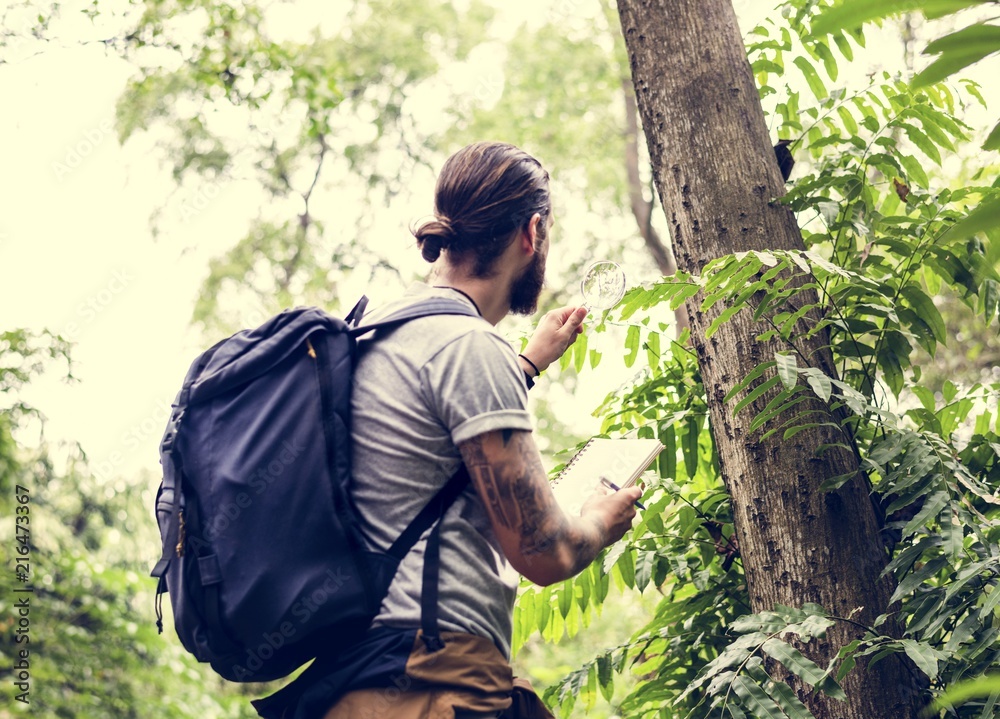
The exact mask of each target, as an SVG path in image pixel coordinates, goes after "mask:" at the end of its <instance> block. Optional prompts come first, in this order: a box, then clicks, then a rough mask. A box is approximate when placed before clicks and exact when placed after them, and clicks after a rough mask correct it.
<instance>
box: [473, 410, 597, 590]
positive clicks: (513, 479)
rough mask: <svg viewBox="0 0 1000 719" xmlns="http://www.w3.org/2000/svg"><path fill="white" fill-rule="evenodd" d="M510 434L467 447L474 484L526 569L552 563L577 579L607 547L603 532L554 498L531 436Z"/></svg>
mask: <svg viewBox="0 0 1000 719" xmlns="http://www.w3.org/2000/svg"><path fill="white" fill-rule="evenodd" d="M508 432H509V434H508ZM508 432H503V433H487V434H485V435H482V436H480V437H476V438H474V439H471V440H469V441H468V442H464V443H463V444H462V446H461V449H462V455H463V457H464V459H465V463H466V466H467V467H468V469H469V473H470V474H471V476H472V479H473V482H474V483H475V484H476V487H477V490H478V491H479V494H480V496H481V497H482V498H483V502H484V504H485V505H486V508H487V511H488V512H489V513H490V516H491V518H492V520H493V522H494V525H495V526H499V527H500V528H503V529H505V530H508V531H509V532H510V534H511V535H512V536H511V537H510V539H511V542H512V543H513V542H516V549H517V553H518V554H519V555H520V559H521V560H522V563H523V564H524V565H528V566H533V565H537V564H551V565H553V566H554V567H557V568H558V569H559V573H560V574H563V573H566V576H573V575H574V574H576V573H578V572H579V571H580V570H582V569H583V568H584V567H586V566H587V565H588V564H590V562H591V561H593V559H594V557H595V556H596V555H597V553H598V552H599V551H600V550H601V547H603V546H604V537H603V531H602V528H601V527H600V526H599V525H598V523H596V522H593V521H590V520H587V519H583V518H573V519H571V518H569V517H567V516H566V514H565V513H564V512H563V511H562V510H561V509H560V508H559V506H558V504H557V503H556V501H555V498H554V497H553V496H552V490H551V488H550V487H549V486H548V480H547V478H546V476H545V470H544V468H543V467H542V463H541V457H540V456H539V454H538V450H537V449H536V448H535V445H534V441H533V440H532V439H531V434H530V432H524V431H516V432H515V431H512V430H508ZM508 551H509V550H508ZM522 571H524V570H523V569H522ZM525 573H527V572H525ZM546 576H548V574H546Z"/></svg>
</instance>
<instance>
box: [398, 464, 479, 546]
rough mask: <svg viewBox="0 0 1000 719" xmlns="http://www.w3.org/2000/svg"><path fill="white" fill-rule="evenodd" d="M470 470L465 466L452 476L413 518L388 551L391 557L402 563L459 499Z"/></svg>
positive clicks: (467, 481) (466, 484) (467, 480)
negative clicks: (415, 545)
mask: <svg viewBox="0 0 1000 719" xmlns="http://www.w3.org/2000/svg"><path fill="white" fill-rule="evenodd" d="M469 481H470V479H469V470H467V469H466V468H465V465H464V464H463V465H462V466H460V467H459V468H458V471H457V472H455V474H453V475H452V477H451V479H449V480H448V483H447V484H445V485H444V487H442V488H441V489H440V490H438V493H437V494H435V495H434V497H433V498H432V499H431V501H429V502H428V503H427V506H425V507H424V508H423V509H421V510H420V513H419V514H418V515H417V516H416V517H414V518H413V521H412V522H410V526H409V527H407V528H406V529H405V530H403V533H402V534H400V535H399V537H398V538H397V539H396V541H395V542H393V543H392V546H391V547H389V549H388V550H387V551H386V554H388V555H389V556H390V557H393V558H395V559H397V560H399V561H402V559H403V557H405V556H406V553H407V552H409V551H410V550H411V549H412V548H413V545H414V544H416V543H417V540H418V539H420V537H421V535H422V534H423V533H424V532H426V531H427V530H428V529H429V528H430V526H431V525H432V524H434V522H435V521H436V520H437V519H439V518H440V517H442V516H443V515H444V513H445V511H446V510H447V509H448V507H450V506H451V505H452V503H453V502H454V501H455V500H456V499H458V495H460V494H461V493H462V491H463V490H464V489H465V488H466V487H467V486H468V484H469Z"/></svg>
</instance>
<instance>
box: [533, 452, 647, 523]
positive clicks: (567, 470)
mask: <svg viewBox="0 0 1000 719" xmlns="http://www.w3.org/2000/svg"><path fill="white" fill-rule="evenodd" d="M662 450H663V445H662V444H661V443H660V441H659V440H657V439H607V438H605V437H593V438H591V440H590V441H589V442H587V444H585V445H584V446H583V449H581V450H580V451H579V452H577V453H576V456H574V457H573V459H571V460H570V461H569V463H568V464H567V465H566V466H565V467H564V468H563V470H562V471H561V472H560V473H559V475H558V476H557V477H556V478H555V479H554V480H552V492H553V494H555V496H556V501H558V502H559V504H560V505H561V506H562V508H563V509H564V510H565V511H566V513H567V514H569V515H571V516H576V515H578V514H579V513H580V509H581V508H582V507H583V505H584V503H585V502H586V501H587V500H588V499H590V497H591V495H592V494H593V493H594V489H595V488H596V487H597V486H598V485H599V484H600V482H601V477H605V478H607V480H608V481H609V482H612V483H614V484H616V485H618V487H619V488H620V489H625V487H629V486H631V485H632V484H633V483H634V482H635V480H637V479H638V478H639V477H640V476H641V475H642V473H643V472H645V471H646V468H647V467H648V466H649V465H650V464H652V463H653V460H654V459H656V455H658V454H659V453H660V452H661V451H662Z"/></svg>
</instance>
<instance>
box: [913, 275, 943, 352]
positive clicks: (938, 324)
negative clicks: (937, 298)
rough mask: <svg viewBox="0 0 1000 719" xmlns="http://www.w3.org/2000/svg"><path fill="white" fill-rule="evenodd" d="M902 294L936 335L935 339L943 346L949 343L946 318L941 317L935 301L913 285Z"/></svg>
mask: <svg viewBox="0 0 1000 719" xmlns="http://www.w3.org/2000/svg"><path fill="white" fill-rule="evenodd" d="M901 294H902V295H903V297H905V298H906V301H907V302H909V303H910V306H911V307H912V308H913V309H914V311H915V312H916V313H917V315H919V317H920V318H921V319H922V320H923V321H924V322H926V323H927V326H928V327H930V329H931V332H932V333H933V334H934V339H936V340H937V341H938V342H941V343H942V344H943V343H945V342H947V341H948V334H947V330H946V329H945V326H944V318H943V317H941V313H940V312H939V311H938V308H937V307H936V306H935V305H934V301H933V300H932V299H931V298H930V297H928V296H927V295H926V293H924V291H923V290H922V289H920V288H919V287H917V286H916V285H913V284H909V285H906V286H904V287H903V289H902V293H901Z"/></svg>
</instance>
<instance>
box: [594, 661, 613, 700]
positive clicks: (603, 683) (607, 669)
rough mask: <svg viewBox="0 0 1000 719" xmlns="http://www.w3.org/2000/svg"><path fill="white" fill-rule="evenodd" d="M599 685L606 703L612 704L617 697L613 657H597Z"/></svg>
mask: <svg viewBox="0 0 1000 719" xmlns="http://www.w3.org/2000/svg"><path fill="white" fill-rule="evenodd" d="M597 684H598V686H599V687H600V688H601V696H603V697H604V701H607V702H610V701H611V699H612V698H613V697H614V695H615V677H614V674H613V673H612V671H611V657H610V656H609V655H607V654H602V655H601V656H599V657H597Z"/></svg>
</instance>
